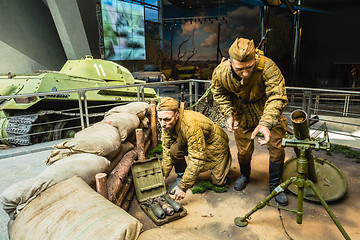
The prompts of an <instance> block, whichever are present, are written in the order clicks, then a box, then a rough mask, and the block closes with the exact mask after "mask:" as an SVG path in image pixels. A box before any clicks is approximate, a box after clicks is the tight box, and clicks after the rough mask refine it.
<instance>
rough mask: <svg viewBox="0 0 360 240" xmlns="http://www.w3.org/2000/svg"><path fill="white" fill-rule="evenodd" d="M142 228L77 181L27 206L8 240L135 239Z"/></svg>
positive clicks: (65, 184)
mask: <svg viewBox="0 0 360 240" xmlns="http://www.w3.org/2000/svg"><path fill="white" fill-rule="evenodd" d="M141 228H142V224H141V223H140V222H139V221H138V220H137V219H135V218H134V217H132V216H131V215H129V214H128V213H127V212H125V211H124V210H123V209H121V208H119V207H117V206H116V205H114V204H113V203H111V202H110V201H108V200H106V199H105V198H104V197H102V196H101V195H100V194H98V193H96V192H95V191H94V190H93V189H91V188H90V187H89V186H88V185H87V184H86V183H85V182H84V181H82V180H81V178H79V177H73V178H71V179H68V180H66V181H63V182H61V183H58V184H56V185H55V186H53V187H51V188H49V189H48V190H46V191H44V192H43V193H41V194H40V195H39V196H38V197H37V198H36V199H34V200H33V201H32V202H31V203H29V204H28V205H27V206H26V207H25V208H24V209H23V211H21V213H20V214H19V216H18V217H17V218H16V219H15V221H14V222H12V224H11V226H10V227H9V236H10V239H11V240H16V239H21V240H28V239H29V240H33V239H66V240H73V239H77V240H89V239H91V240H103V239H104V240H105V239H121V240H122V239H124V240H133V239H137V237H138V236H139V234H140V231H141Z"/></svg>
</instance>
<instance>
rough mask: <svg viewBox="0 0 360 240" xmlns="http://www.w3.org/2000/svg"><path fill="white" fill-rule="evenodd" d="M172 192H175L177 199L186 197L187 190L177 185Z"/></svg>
mask: <svg viewBox="0 0 360 240" xmlns="http://www.w3.org/2000/svg"><path fill="white" fill-rule="evenodd" d="M171 193H172V194H174V199H175V200H176V201H177V200H182V199H184V198H185V196H186V192H184V191H183V190H181V189H180V188H179V187H178V186H176V187H175V188H174V189H173V190H172V191H171Z"/></svg>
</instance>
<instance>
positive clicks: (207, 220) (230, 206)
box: [129, 134, 360, 240]
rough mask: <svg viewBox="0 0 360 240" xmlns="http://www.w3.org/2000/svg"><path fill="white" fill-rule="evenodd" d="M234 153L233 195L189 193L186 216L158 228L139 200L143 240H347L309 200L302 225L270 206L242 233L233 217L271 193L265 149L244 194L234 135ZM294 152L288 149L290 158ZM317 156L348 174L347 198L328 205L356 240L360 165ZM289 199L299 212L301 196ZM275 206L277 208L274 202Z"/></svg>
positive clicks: (359, 234)
mask: <svg viewBox="0 0 360 240" xmlns="http://www.w3.org/2000/svg"><path fill="white" fill-rule="evenodd" d="M229 136H230V144H231V145H230V148H231V153H232V156H233V164H232V167H231V170H230V173H229V185H230V188H229V191H228V192H225V193H215V192H213V191H207V192H205V193H203V194H192V193H191V191H190V190H188V192H187V195H186V198H185V199H183V200H182V201H180V202H181V204H182V205H183V206H184V207H185V208H186V209H187V212H188V214H187V216H185V217H183V218H181V219H179V220H176V221H173V222H170V223H167V224H164V225H162V226H160V227H159V226H156V225H155V224H154V223H153V222H152V221H151V220H150V219H149V218H148V217H147V216H146V215H145V214H144V213H143V212H142V210H141V209H140V207H139V204H138V203H137V201H136V200H134V201H133V202H132V204H131V207H130V211H129V213H130V214H132V215H133V216H134V217H136V218H137V219H139V220H140V221H141V223H142V224H143V230H144V232H143V233H142V234H141V235H140V237H139V239H140V240H146V239H151V240H155V239H177V240H181V239H187V240H190V239H266V240H272V239H274V240H282V239H284V240H285V239H296V240H302V239H304V240H305V239H311V240H313V239H327V240H337V239H344V237H343V236H342V234H341V233H340V231H339V230H338V228H337V227H336V225H335V224H334V222H333V221H332V219H331V218H330V216H329V215H328V214H327V212H326V211H325V209H324V208H323V206H322V205H321V204H320V203H314V202H309V201H304V203H303V213H304V215H303V222H302V224H297V223H296V215H295V214H294V213H292V212H288V211H284V210H278V209H277V208H274V207H270V206H265V207H264V208H263V209H261V210H259V211H257V212H256V213H254V214H253V215H252V219H251V220H250V221H249V224H248V226H247V227H244V228H240V227H237V226H236V225H235V224H234V218H236V217H239V216H244V215H245V214H246V213H247V212H249V211H250V210H251V209H252V208H253V207H254V206H255V205H256V204H257V203H258V202H259V201H260V200H262V199H263V198H264V197H265V196H266V195H267V194H268V154H267V149H266V147H262V146H259V145H256V146H255V153H254V156H253V160H252V173H251V180H250V183H249V185H248V186H247V188H246V189H245V190H243V191H242V192H238V191H235V190H234V189H233V185H234V182H235V180H236V179H237V177H238V175H239V165H238V163H237V159H236V154H237V150H236V145H235V141H234V138H233V135H232V134H229ZM293 155H294V152H293V150H292V149H291V148H286V159H289V158H291V157H292V156H293ZM313 155H314V156H317V157H325V158H327V160H329V161H331V162H332V163H334V164H335V165H336V166H337V167H338V168H340V169H341V171H342V172H343V173H344V174H345V176H346V177H347V181H348V190H347V193H346V195H345V196H344V197H343V198H342V199H340V200H338V201H336V202H332V203H330V204H329V206H330V208H331V210H332V211H333V213H334V214H335V215H336V217H337V218H338V220H339V222H340V223H341V224H342V226H343V227H344V229H345V230H346V232H347V233H348V235H349V236H350V237H351V239H360V221H359V219H360V201H359V199H360V198H359V197H360V188H359V186H360V164H358V163H356V162H355V160H354V159H349V158H345V157H344V156H343V155H342V154H333V155H332V156H328V155H326V152H324V151H318V152H317V151H313ZM201 179H210V177H209V173H202V174H201V175H200V176H199V178H198V180H201ZM174 180H175V174H174V172H172V174H171V175H170V177H169V178H168V179H167V180H166V185H167V186H169V185H171V184H172V182H173V181H174ZM286 194H287V196H288V199H289V205H288V208H291V209H296V208H297V196H296V195H294V194H292V193H291V192H289V191H286ZM272 203H275V202H274V200H272Z"/></svg>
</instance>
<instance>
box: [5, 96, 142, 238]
mask: <svg viewBox="0 0 360 240" xmlns="http://www.w3.org/2000/svg"><path fill="white" fill-rule="evenodd" d="M127 105H130V104H127ZM127 105H124V106H120V107H116V108H117V109H120V110H116V111H115V110H114V111H111V110H110V111H109V113H108V114H107V116H106V118H105V119H104V120H103V121H102V122H99V123H96V124H94V125H92V126H90V127H88V128H86V129H83V130H82V131H80V132H78V133H76V134H75V137H74V138H73V139H70V140H67V141H64V142H63V143H60V144H57V145H54V146H53V149H52V151H51V154H50V156H49V157H48V159H47V161H46V163H47V164H48V165H50V166H48V167H47V168H46V169H45V170H44V171H43V172H42V173H40V174H39V175H38V176H35V177H33V178H30V179H26V180H24V181H21V182H18V183H16V184H13V185H12V186H10V187H8V188H7V189H6V190H5V191H4V192H3V193H2V194H1V196H0V200H1V201H2V204H3V208H4V210H5V211H6V212H7V213H8V214H9V216H10V218H11V219H15V218H16V216H17V215H18V214H19V212H20V211H21V210H22V209H23V208H24V207H25V206H26V205H27V204H29V203H30V202H32V201H34V200H35V199H36V198H37V196H38V195H39V194H41V193H42V192H43V191H45V190H46V189H48V188H50V187H51V186H53V185H55V184H57V183H60V182H62V181H64V180H66V179H69V178H71V177H73V176H79V177H81V178H82V179H83V180H84V181H85V182H86V183H87V184H89V185H90V186H94V182H95V175H96V174H97V173H104V172H108V173H109V171H111V169H113V168H114V167H115V165H116V164H117V163H118V162H120V161H121V159H122V158H123V155H124V154H126V153H128V152H129V151H130V150H131V149H132V148H134V145H133V144H131V143H130V142H129V141H128V139H129V136H130V135H135V129H136V128H138V127H139V125H140V119H141V121H143V122H146V120H145V119H147V117H146V114H147V113H148V109H149V105H148V104H147V103H131V107H129V106H127ZM133 108H135V110H134V109H133ZM114 109H115V108H114ZM126 111H132V113H128V112H126ZM139 116H140V118H139ZM109 160H110V161H112V163H110V161H109ZM119 164H121V163H119ZM85 201H86V199H85ZM59 211H62V210H59ZM104 239H107V238H104Z"/></svg>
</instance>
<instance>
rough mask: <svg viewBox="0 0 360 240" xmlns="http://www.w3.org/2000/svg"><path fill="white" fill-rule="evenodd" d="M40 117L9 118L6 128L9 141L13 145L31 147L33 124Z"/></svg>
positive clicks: (36, 115) (35, 115)
mask: <svg viewBox="0 0 360 240" xmlns="http://www.w3.org/2000/svg"><path fill="white" fill-rule="evenodd" d="M38 117H39V115H38V114H34V115H28V116H14V117H11V118H9V122H8V124H7V127H6V134H7V137H8V139H7V141H8V142H9V143H10V144H13V145H20V146H27V145H31V138H30V135H29V133H30V130H31V127H32V124H33V122H35V121H36V120H37V119H38Z"/></svg>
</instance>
